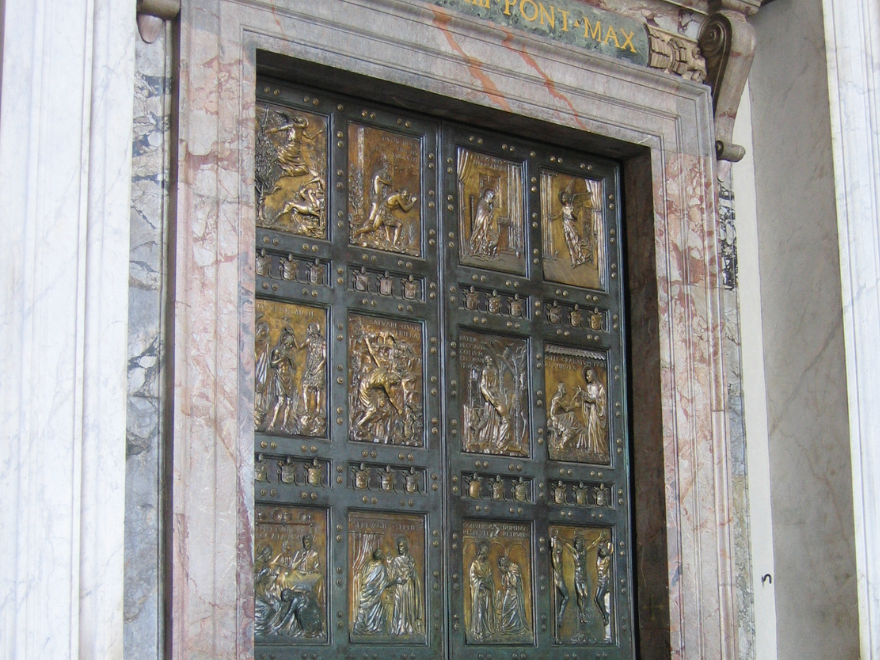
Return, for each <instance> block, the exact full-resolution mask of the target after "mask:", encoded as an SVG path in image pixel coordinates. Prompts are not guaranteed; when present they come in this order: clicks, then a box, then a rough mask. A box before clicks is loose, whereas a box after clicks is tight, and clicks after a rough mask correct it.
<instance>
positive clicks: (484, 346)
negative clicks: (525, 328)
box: [459, 331, 529, 456]
mask: <svg viewBox="0 0 880 660" xmlns="http://www.w3.org/2000/svg"><path fill="white" fill-rule="evenodd" d="M459 343H460V353H461V370H462V373H461V380H462V383H463V385H464V387H465V388H466V389H465V401H464V404H463V406H462V426H463V430H464V436H465V437H464V440H463V449H464V451H467V452H472V453H481V454H496V455H506V456H528V452H529V420H528V382H527V380H528V373H527V369H526V355H527V350H528V349H527V344H526V342H525V340H522V339H514V338H511V337H500V336H494V335H482V334H478V333H474V332H466V331H463V332H462V333H461V336H460V338H459Z"/></svg>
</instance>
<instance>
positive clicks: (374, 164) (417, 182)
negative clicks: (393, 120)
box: [348, 124, 422, 256]
mask: <svg viewBox="0 0 880 660" xmlns="http://www.w3.org/2000/svg"><path fill="white" fill-rule="evenodd" d="M348 168H349V169H348V187H349V198H348V203H349V227H350V232H351V234H350V240H351V244H352V245H360V246H362V247H369V248H374V249H376V250H386V251H389V252H398V253H401V254H409V255H413V256H419V255H420V254H421V245H422V237H421V231H422V223H421V209H420V207H419V203H418V201H419V191H420V189H421V144H420V142H419V140H418V139H416V138H413V137H406V136H403V135H398V134H396V133H392V132H390V131H384V130H381V129H378V128H372V127H369V126H360V125H357V124H352V125H351V126H349V129H348Z"/></svg>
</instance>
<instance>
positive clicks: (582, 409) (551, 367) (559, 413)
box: [545, 345, 610, 464]
mask: <svg viewBox="0 0 880 660" xmlns="http://www.w3.org/2000/svg"><path fill="white" fill-rule="evenodd" d="M545 351H546V353H547V357H546V368H545V384H546V395H547V401H548V402H549V403H548V405H547V431H548V433H547V446H548V449H549V450H550V458H551V459H553V460H556V461H576V462H578V463H598V464H605V463H608V461H609V460H610V455H609V450H608V365H607V358H606V357H605V355H603V354H602V353H598V352H596V351H584V350H581V349H576V348H568V347H563V346H554V345H547V346H546V347H545Z"/></svg>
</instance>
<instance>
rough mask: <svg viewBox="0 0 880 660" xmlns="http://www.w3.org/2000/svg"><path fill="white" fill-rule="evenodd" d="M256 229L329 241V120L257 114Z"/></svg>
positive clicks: (270, 110)
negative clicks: (327, 195) (327, 196)
mask: <svg viewBox="0 0 880 660" xmlns="http://www.w3.org/2000/svg"><path fill="white" fill-rule="evenodd" d="M256 119H257V126H256V163H255V165H256V169H255V172H254V180H255V184H256V193H257V226H258V227H264V228H266V229H276V230H279V231H284V232H288V233H290V234H297V235H299V236H309V237H311V238H323V239H326V238H327V199H326V191H327V125H328V122H327V118H326V117H324V116H321V115H316V114H313V113H310V112H303V111H301V110H293V109H290V108H284V109H280V108H274V107H272V106H269V105H264V104H261V103H258V104H257V109H256Z"/></svg>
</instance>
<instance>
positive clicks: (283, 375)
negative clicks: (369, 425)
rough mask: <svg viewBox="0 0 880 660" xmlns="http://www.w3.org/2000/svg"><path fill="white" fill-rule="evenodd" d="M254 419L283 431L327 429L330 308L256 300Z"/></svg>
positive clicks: (272, 430) (259, 428)
mask: <svg viewBox="0 0 880 660" xmlns="http://www.w3.org/2000/svg"><path fill="white" fill-rule="evenodd" d="M256 317H257V318H256V325H255V351H254V353H255V355H254V358H255V370H254V425H255V429H256V430H257V431H263V432H265V433H273V434H279V435H307V436H318V437H321V436H324V435H326V432H327V340H326V328H327V313H326V311H325V310H323V309H320V308H317V307H309V306H307V305H296V304H291V303H281V302H271V301H268V300H257V305H256Z"/></svg>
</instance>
